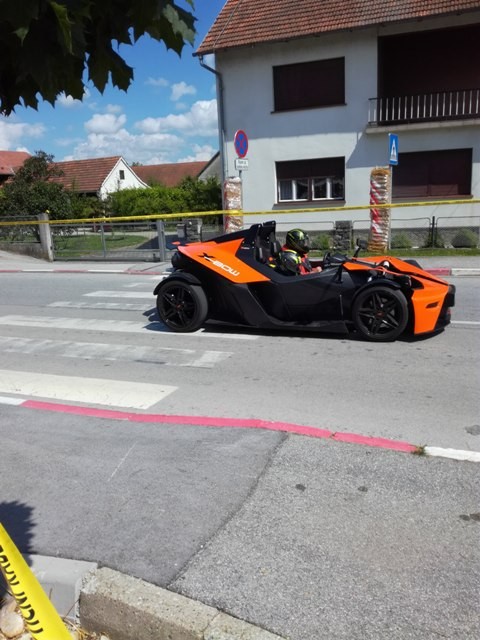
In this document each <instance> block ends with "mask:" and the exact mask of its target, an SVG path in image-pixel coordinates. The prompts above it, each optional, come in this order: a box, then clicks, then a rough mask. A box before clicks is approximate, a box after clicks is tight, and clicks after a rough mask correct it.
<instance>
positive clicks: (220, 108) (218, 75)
mask: <svg viewBox="0 0 480 640" xmlns="http://www.w3.org/2000/svg"><path fill="white" fill-rule="evenodd" d="M198 59H199V61H200V66H201V67H203V68H204V69H206V70H207V71H210V72H211V73H213V74H214V75H215V77H216V79H217V88H218V91H217V94H218V124H219V129H220V145H221V149H220V156H221V158H222V174H223V175H222V183H223V182H224V181H225V178H226V177H227V176H228V164H227V154H226V153H225V113H224V88H223V78H222V74H221V73H220V72H219V71H217V70H216V69H214V68H213V67H210V66H209V65H208V64H207V63H206V62H205V61H204V60H203V55H199V56H198Z"/></svg>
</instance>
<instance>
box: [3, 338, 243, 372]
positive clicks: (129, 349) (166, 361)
mask: <svg viewBox="0 0 480 640" xmlns="http://www.w3.org/2000/svg"><path fill="white" fill-rule="evenodd" d="M0 351H3V352H5V353H21V354H24V355H27V354H29V355H31V354H43V355H44V354H47V353H48V354H49V355H54V356H60V357H65V358H80V359H83V360H112V361H122V362H136V361H142V362H148V363H151V364H161V365H162V366H167V367H200V368H204V369H205V368H206V369H212V368H213V367H214V366H215V365H216V364H217V363H219V362H221V361H222V360H226V359H227V358H229V357H230V356H231V355H232V353H231V352H230V351H196V350H194V349H176V348H172V347H156V348H155V349H152V347H151V346H148V347H142V346H135V345H124V344H110V343H102V342H100V343H94V342H73V341H70V340H68V341H67V340H35V339H34V338H13V337H10V338H9V337H2V336H0Z"/></svg>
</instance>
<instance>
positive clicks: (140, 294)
mask: <svg viewBox="0 0 480 640" xmlns="http://www.w3.org/2000/svg"><path fill="white" fill-rule="evenodd" d="M83 297H85V298H147V299H148V300H151V301H152V304H153V303H154V302H155V296H154V295H153V293H152V291H91V292H90V293H84V294H83Z"/></svg>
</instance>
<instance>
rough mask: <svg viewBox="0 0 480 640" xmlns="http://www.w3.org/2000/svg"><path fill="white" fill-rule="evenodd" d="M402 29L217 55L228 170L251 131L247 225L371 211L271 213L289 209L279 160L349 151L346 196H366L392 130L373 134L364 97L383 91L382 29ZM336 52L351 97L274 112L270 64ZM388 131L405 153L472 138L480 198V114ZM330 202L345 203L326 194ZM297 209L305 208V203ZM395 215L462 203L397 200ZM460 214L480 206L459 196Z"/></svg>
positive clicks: (361, 215)
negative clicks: (405, 205) (279, 199)
mask: <svg viewBox="0 0 480 640" xmlns="http://www.w3.org/2000/svg"><path fill="white" fill-rule="evenodd" d="M466 22H468V19H466V18H465V17H460V18H450V19H449V20H448V21H443V20H442V21H436V22H434V23H431V24H430V23H428V22H425V23H421V24H416V25H415V26H414V28H415V29H422V28H440V27H444V26H454V25H456V24H462V23H466ZM402 30H404V31H405V30H406V28H405V27H403V28H399V27H397V28H395V29H393V28H390V29H389V30H383V29H382V30H381V32H380V31H379V30H377V29H373V28H372V29H365V30H360V31H356V32H352V33H343V34H336V35H329V36H323V37H319V38H308V39H301V40H297V41H291V42H287V43H281V44H272V45H261V46H255V47H250V48H242V49H233V50H230V51H226V52H222V53H220V54H217V59H216V68H217V70H218V71H219V72H220V73H221V74H222V79H223V85H224V95H223V97H224V123H225V139H226V142H225V145H224V147H223V149H222V152H223V166H224V168H225V171H226V173H227V175H228V176H235V175H238V172H237V171H236V170H235V166H234V160H235V157H236V153H235V149H234V145H233V138H234V134H235V131H237V130H238V129H243V130H244V131H245V132H246V133H247V135H248V138H249V150H248V154H247V158H248V161H249V168H248V170H246V171H243V172H242V179H243V208H244V211H245V212H248V211H261V212H262V214H261V215H256V216H248V217H246V218H245V224H251V223H253V222H260V221H262V220H266V219H271V218H276V219H277V222H278V223H280V224H281V227H288V226H291V224H292V222H294V223H295V224H300V223H302V224H305V226H308V228H311V229H319V230H320V229H323V228H325V226H327V227H328V225H330V226H331V223H332V222H334V221H335V220H345V219H347V220H368V218H369V212H368V211H340V212H324V213H323V212H322V213H319V212H314V213H298V214H292V215H285V214H283V215H280V214H277V215H275V211H276V210H279V209H284V208H285V206H280V205H277V204H276V179H275V162H276V161H284V160H300V159H308V158H322V157H336V156H343V157H345V205H346V206H357V205H367V204H368V202H369V191H370V171H371V169H372V168H373V167H375V166H386V165H387V164H388V135H387V134H388V131H382V132H376V133H371V132H368V133H367V124H368V100H369V98H373V97H376V96H377V36H378V35H389V34H391V33H395V32H401V31H402ZM409 30H412V29H409ZM336 57H345V97H346V105H345V106H336V107H324V108H318V109H307V110H300V111H290V112H278V113H273V73H272V67H273V66H275V65H282V64H291V63H296V62H306V61H310V60H319V59H328V58H336ZM417 127H418V126H417ZM391 131H392V132H395V133H397V134H398V136H399V147H400V152H407V151H424V150H431V149H454V148H465V147H467V148H470V147H473V163H474V164H473V175H472V195H473V196H474V197H476V198H479V197H480V135H479V134H480V122H478V121H476V123H475V124H474V125H473V126H472V124H471V123H469V124H468V125H467V124H465V123H464V124H463V125H462V126H459V123H442V126H432V125H430V128H426V125H424V127H423V128H416V127H414V126H411V127H410V128H408V129H406V128H400V127H396V128H395V129H391ZM303 206H304V205H303ZM312 206H319V205H318V204H317V203H315V205H312ZM320 206H321V205H320ZM324 206H325V207H331V206H342V203H341V202H340V203H339V202H338V201H328V203H325V205H324ZM289 208H290V205H289ZM291 208H295V209H296V210H297V209H298V211H299V212H301V211H302V205H293V206H292V207H291ZM437 210H439V211H437ZM263 212H264V213H263ZM394 215H395V216H398V215H402V216H403V217H404V218H423V217H431V216H432V215H437V216H438V215H442V216H451V215H460V213H459V206H457V207H438V206H437V207H422V208H420V207H419V208H415V209H396V210H395V214H394ZM461 215H463V216H472V215H477V216H478V215H480V205H472V204H468V205H463V206H462V209H461Z"/></svg>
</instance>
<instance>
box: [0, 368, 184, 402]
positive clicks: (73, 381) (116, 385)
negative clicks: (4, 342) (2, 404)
mask: <svg viewBox="0 0 480 640" xmlns="http://www.w3.org/2000/svg"><path fill="white" fill-rule="evenodd" d="M177 388H178V387H173V386H169V385H160V384H150V383H142V382H126V381H122V380H106V379H104V378H79V377H75V376H58V375H51V374H46V373H32V372H26V371H12V370H6V369H0V392H1V393H4V394H12V393H13V394H19V395H23V396H35V397H37V398H48V399H51V400H58V401H66V402H82V403H86V404H90V405H92V404H100V405H106V406H113V407H124V408H127V407H128V408H130V409H149V408H150V407H151V406H153V405H154V404H156V403H157V402H159V401H160V400H163V398H165V397H166V396H168V395H169V394H171V393H173V392H174V391H176V390H177Z"/></svg>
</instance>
